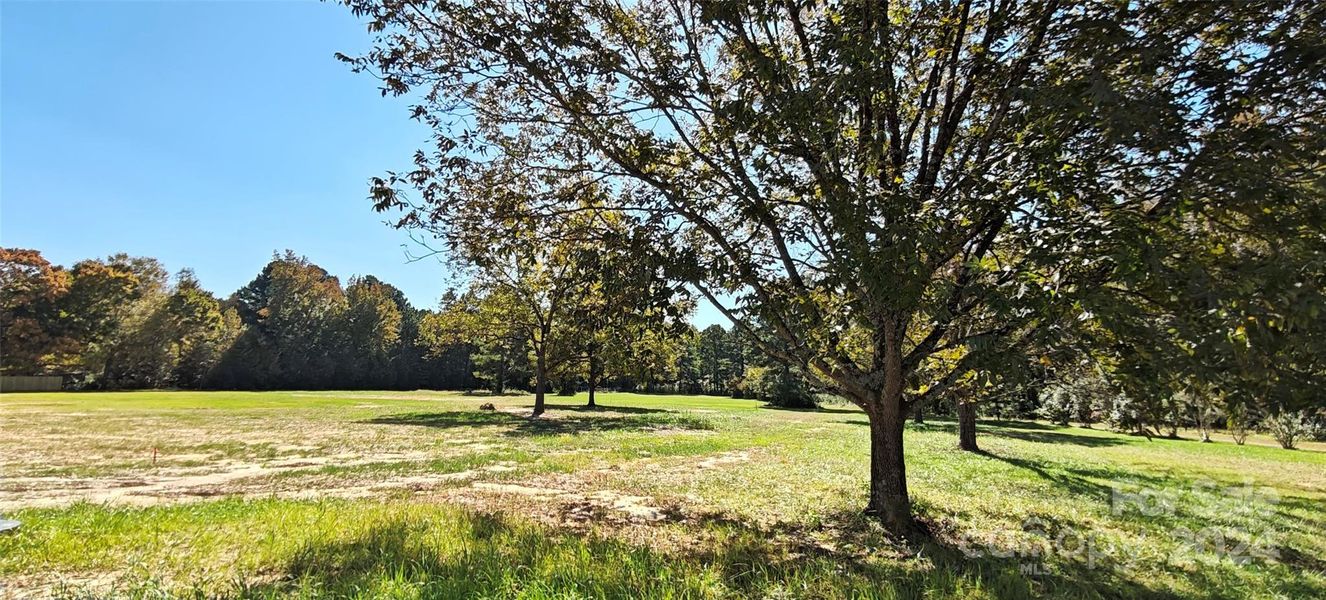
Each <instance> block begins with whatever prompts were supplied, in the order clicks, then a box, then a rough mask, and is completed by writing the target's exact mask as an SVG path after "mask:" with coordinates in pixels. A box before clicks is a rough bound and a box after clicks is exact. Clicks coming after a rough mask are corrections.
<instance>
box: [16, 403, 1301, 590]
mask: <svg viewBox="0 0 1326 600" xmlns="http://www.w3.org/2000/svg"><path fill="white" fill-rule="evenodd" d="M489 401H491V402H494V403H495V404H496V405H497V408H498V410H496V411H481V410H479V405H480V404H481V403H483V402H489ZM581 402H583V396H581V397H579V398H556V399H554V400H553V404H554V406H553V407H552V408H551V411H550V414H549V415H548V416H547V418H544V419H539V420H530V419H527V418H525V416H524V414H527V413H528V410H529V409H528V407H529V405H530V398H529V397H524V396H508V397H499V398H485V397H477V396H463V395H458V394H448V393H433V392H410V393H404V392H307V393H297V392H272V393H230V392H211V393H201V392H200V393H191V392H143V393H105V394H101V393H80V394H73V393H70V394H7V395H4V396H0V514H4V515H5V516H6V517H8V518H17V519H19V520H21V521H23V523H24V524H23V527H22V528H21V529H20V530H19V531H17V532H11V533H9V534H3V535H0V597H5V596H6V595H9V596H18V597H23V596H47V595H55V596H67V597H85V596H104V595H113V596H131V597H151V598H157V597H166V596H228V597H270V596H282V597H287V596H295V597H363V598H375V597H397V598H451V597H522V598H545V597H558V598H595V597H624V598H640V597H649V598H711V597H753V598H780V597H789V598H802V597H816V598H817V597H827V598H838V597H853V598H855V597H861V598H876V597H878V598H895V597H901V598H915V597H926V598H1018V597H1033V596H1050V597H1070V598H1077V597H1081V598H1171V597H1176V598H1244V597H1254V598H1295V599H1297V598H1311V597H1318V598H1321V597H1326V558H1324V557H1326V536H1324V535H1323V532H1326V452H1323V447H1322V446H1321V445H1320V444H1305V447H1304V448H1303V449H1301V450H1297V451H1287V450H1282V449H1280V448H1278V447H1274V446H1273V444H1271V443H1269V441H1268V440H1265V439H1259V438H1254V439H1252V440H1250V441H1249V444H1248V445H1245V446H1236V445H1233V444H1231V443H1215V444H1201V443H1198V442H1196V441H1194V440H1191V439H1186V440H1161V439H1154V440H1147V439H1145V438H1137V437H1130V436H1122V435H1117V434H1113V433H1109V432H1105V431H1100V430H1098V429H1082V428H1077V427H1072V428H1061V427H1055V426H1052V425H1047V424H1044V423H1040V422H994V421H983V422H982V423H981V433H982V437H981V440H980V441H981V444H982V447H983V449H984V452H983V453H981V454H971V453H961V452H959V451H957V450H956V435H955V432H954V427H953V424H952V423H950V422H943V421H938V422H929V423H926V424H924V425H911V424H909V426H908V427H909V429H908V432H907V448H908V449H907V455H908V456H907V460H908V469H909V471H908V477H909V481H910V486H911V491H912V495H913V498H914V501H915V503H916V508H917V511H918V513H919V514H920V515H921V518H922V519H923V520H924V521H925V523H926V524H927V525H928V527H929V528H930V529H931V531H932V532H933V533H934V540H933V541H932V542H928V543H924V544H920V543H901V542H895V541H893V540H890V539H889V538H888V537H887V536H885V535H883V533H882V532H881V531H880V530H879V529H878V528H877V527H875V526H874V525H873V524H872V523H871V522H870V521H869V520H868V519H867V518H865V517H863V516H861V515H860V514H859V511H860V508H861V507H862V506H863V505H864V501H865V495H866V491H867V487H866V480H865V475H866V470H867V466H868V465H867V462H868V457H867V436H866V426H865V417H864V415H863V414H862V413H860V412H858V411H856V410H855V409H850V408H846V407H830V408H827V409H824V410H820V411H815V412H799V411H785V410H774V409H768V408H763V407H761V406H760V405H759V404H758V403H756V402H752V401H743V400H730V399H724V398H711V397H681V396H644V395H632V394H602V395H601V396H600V403H601V404H604V405H606V406H607V408H601V409H599V410H585V409H583V408H581V407H580V406H579V404H580V403H581Z"/></svg>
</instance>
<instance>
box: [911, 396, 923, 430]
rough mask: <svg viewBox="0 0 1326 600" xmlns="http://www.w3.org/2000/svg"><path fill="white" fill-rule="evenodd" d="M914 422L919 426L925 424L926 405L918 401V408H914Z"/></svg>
mask: <svg viewBox="0 0 1326 600" xmlns="http://www.w3.org/2000/svg"><path fill="white" fill-rule="evenodd" d="M912 422H914V423H916V424H917V425H921V424H924V423H925V404H924V403H923V402H920V401H918V402H917V403H916V406H913V407H912Z"/></svg>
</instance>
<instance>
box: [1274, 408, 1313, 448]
mask: <svg viewBox="0 0 1326 600" xmlns="http://www.w3.org/2000/svg"><path fill="white" fill-rule="evenodd" d="M1267 428H1268V429H1270V431H1271V435H1272V436H1273V437H1274V438H1275V441H1277V442H1280V447H1281V448H1284V449H1285V450H1293V449H1294V446H1295V445H1296V444H1297V443H1298V439H1299V438H1300V437H1302V436H1303V435H1304V434H1305V433H1307V432H1308V419H1307V416H1306V415H1304V414H1303V413H1301V412H1282V413H1280V414H1278V415H1275V416H1274V417H1272V418H1271V419H1270V420H1269V422H1268V423H1267Z"/></svg>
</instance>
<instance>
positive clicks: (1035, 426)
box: [835, 419, 1128, 447]
mask: <svg viewBox="0 0 1326 600" xmlns="http://www.w3.org/2000/svg"><path fill="white" fill-rule="evenodd" d="M835 423H842V424H845V425H869V424H870V422H869V421H866V420H865V419H850V420H843V421H835ZM906 429H907V431H944V432H949V433H956V432H957V430H958V425H957V423H956V422H953V421H947V420H928V421H926V422H924V423H916V422H914V421H908V422H907V423H906ZM976 435H977V436H978V439H979V436H983V435H985V436H990V437H997V438H1012V439H1017V440H1023V441H1027V442H1041V443H1045V444H1073V445H1076V446H1089V447H1103V446H1118V445H1122V444H1127V443H1128V441H1127V440H1123V439H1119V438H1117V437H1101V436H1092V435H1083V434H1080V433H1073V432H1071V431H1063V430H1061V429H1060V428H1057V427H1054V426H1051V425H1045V424H1043V423H1036V422H1032V421H979V422H977V424H976Z"/></svg>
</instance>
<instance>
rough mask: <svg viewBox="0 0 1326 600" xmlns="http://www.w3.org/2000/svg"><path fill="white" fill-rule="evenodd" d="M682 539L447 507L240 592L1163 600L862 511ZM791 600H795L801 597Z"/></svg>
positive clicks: (706, 528)
mask: <svg viewBox="0 0 1326 600" xmlns="http://www.w3.org/2000/svg"><path fill="white" fill-rule="evenodd" d="M685 525H687V526H688V531H690V533H692V534H694V535H696V536H697V537H696V539H695V540H694V543H691V544H686V545H682V546H674V547H673V548H674V549H673V550H669V551H666V552H664V551H659V550H655V549H651V548H649V547H647V546H642V545H636V544H633V543H630V542H628V541H626V540H623V539H619V538H614V537H611V536H600V535H597V534H578V533H573V532H568V531H566V530H560V529H556V528H552V527H547V526H541V525H535V524H531V523H526V522H521V521H516V520H512V519H508V518H506V517H503V516H497V515H489V514H480V513H472V512H465V511H460V510H457V511H455V512H454V513H450V512H444V513H442V514H441V515H430V516H428V517H426V518H425V517H408V516H393V517H389V518H388V519H387V520H386V521H385V522H383V523H380V524H375V525H374V526H372V527H370V528H366V529H363V530H361V531H358V532H357V533H356V534H354V535H351V536H337V535H335V534H333V535H331V536H313V537H310V538H309V539H307V540H305V541H303V542H302V543H301V545H300V546H299V547H298V550H296V551H295V552H294V554H293V555H292V556H291V557H289V558H288V559H286V560H285V561H284V562H281V563H278V564H276V565H273V566H272V567H270V568H268V569H264V571H265V575H267V577H266V578H265V581H266V582H265V583H263V584H260V585H257V586H251V587H245V588H243V589H241V590H239V593H238V594H237V595H238V596H240V597H271V596H279V595H287V594H303V593H304V592H316V593H317V594H315V595H328V596H333V597H345V596H349V595H354V596H368V597H374V596H384V595H393V596H395V595H400V596H411V597H425V598H459V597H480V596H481V597H508V596H517V595H519V596H537V597H571V596H574V597H596V598H662V597H709V596H713V595H715V594H718V595H723V596H731V597H771V596H781V595H783V594H785V593H786V592H787V591H788V590H799V592H800V594H804V595H806V596H813V597H876V596H880V595H885V596H890V597H898V598H925V597H936V596H938V597H958V596H968V595H971V593H972V592H973V590H981V591H984V592H986V593H987V594H988V595H989V596H992V597H996V598H1032V597H1041V596H1046V595H1048V596H1054V597H1091V598H1146V599H1168V598H1173V597H1175V596H1174V595H1172V594H1169V593H1167V592H1165V591H1162V590H1157V589H1155V588H1153V587H1150V586H1148V585H1147V583H1148V582H1146V581H1139V580H1137V579H1136V578H1133V577H1130V575H1131V574H1130V573H1129V572H1128V571H1126V570H1122V569H1114V568H1111V567H1110V566H1109V565H1097V564H1088V563H1087V562H1086V561H1078V560H1074V559H1062V560H1061V559H1053V560H1050V561H1049V562H1041V559H1040V558H1039V557H1028V556H1025V555H1022V554H1020V553H1019V552H1018V551H1017V549H1014V548H994V547H988V546H987V547H984V548H981V549H976V550H975V551H974V552H973V549H972V548H970V547H968V546H965V545H962V544H959V543H955V542H954V541H953V540H952V538H951V536H950V537H943V538H936V539H934V540H932V541H928V542H924V543H919V544H910V545H902V544H898V543H896V542H894V541H892V540H890V539H889V538H888V536H887V535H885V534H884V533H883V531H882V530H881V529H880V528H879V527H878V525H877V524H875V523H874V522H873V521H872V520H870V519H869V518H868V517H865V516H864V515H860V514H851V513H842V514H835V515H830V516H828V517H826V518H825V519H823V520H821V521H820V522H819V523H817V524H814V525H805V524H786V523H782V524H774V525H758V524H753V523H751V522H746V521H742V520H739V519H733V518H730V517H727V516H724V515H722V514H718V513H715V514H710V515H697V516H692V517H689V518H687V520H686V522H685ZM800 594H798V595H800Z"/></svg>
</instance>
